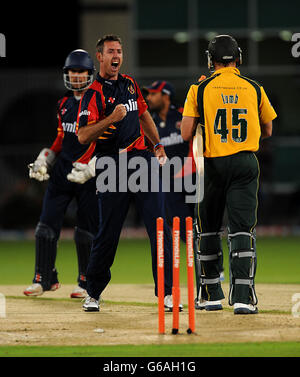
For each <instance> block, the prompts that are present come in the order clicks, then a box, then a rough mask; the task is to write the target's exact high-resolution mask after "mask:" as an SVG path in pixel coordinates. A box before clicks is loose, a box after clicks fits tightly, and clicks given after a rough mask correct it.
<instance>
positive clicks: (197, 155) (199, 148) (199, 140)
mask: <svg viewBox="0 0 300 377" xmlns="http://www.w3.org/2000/svg"><path fill="white" fill-rule="evenodd" d="M193 155H194V160H195V164H196V168H197V172H198V174H199V177H200V179H201V178H202V177H203V176H204V157H203V135H202V127H201V125H200V124H198V125H197V128H196V133H195V136H194V139H193Z"/></svg>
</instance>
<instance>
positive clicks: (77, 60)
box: [63, 49, 95, 91]
mask: <svg viewBox="0 0 300 377" xmlns="http://www.w3.org/2000/svg"><path fill="white" fill-rule="evenodd" d="M72 68H74V69H83V70H87V71H88V77H87V81H86V82H83V83H82V87H80V88H79V89H78V88H74V87H73V86H72V84H71V82H70V79H69V74H68V73H69V69H72ZM94 71H95V66H94V62H93V60H92V59H91V57H90V55H89V54H88V53H87V51H85V50H81V49H78V50H74V51H72V52H70V54H69V55H68V56H67V58H66V61H65V65H64V67H63V77H64V84H65V87H66V88H67V89H69V90H73V91H74V90H75V91H82V90H85V89H87V88H88V87H89V86H90V85H91V83H92V82H93V74H94Z"/></svg>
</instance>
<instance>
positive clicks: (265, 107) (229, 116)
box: [183, 67, 277, 157]
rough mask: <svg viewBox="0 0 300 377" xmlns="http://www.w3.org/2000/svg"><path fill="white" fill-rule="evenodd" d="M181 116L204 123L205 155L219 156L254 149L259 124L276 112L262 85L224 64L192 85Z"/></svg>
mask: <svg viewBox="0 0 300 377" xmlns="http://www.w3.org/2000/svg"><path fill="white" fill-rule="evenodd" d="M183 116H190V117H195V118H199V123H200V124H201V125H202V126H204V131H205V151H204V156H205V157H221V156H228V155H231V154H235V153H238V152H241V151H253V152H256V151H257V150H258V148H259V140H260V136H261V129H260V124H266V123H268V122H270V121H271V120H273V119H274V118H276V116H277V114H276V112H275V110H274V109H273V107H272V105H271V104H270V101H269V99H268V97H267V95H266V93H265V91H264V88H263V87H262V86H260V85H259V84H258V83H257V82H256V81H253V80H251V79H249V78H247V77H244V76H241V74H240V71H239V70H238V69H237V68H234V67H224V68H221V69H218V70H217V71H216V72H215V73H214V74H213V75H212V76H210V77H209V78H207V79H205V80H203V81H201V82H199V83H197V84H194V85H191V87H190V89H189V92H188V94H187V98H186V101H185V105H184V110H183Z"/></svg>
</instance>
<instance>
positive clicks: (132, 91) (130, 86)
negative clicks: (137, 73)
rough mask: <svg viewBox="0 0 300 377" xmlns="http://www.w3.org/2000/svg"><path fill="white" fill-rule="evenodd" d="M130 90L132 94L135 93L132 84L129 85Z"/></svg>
mask: <svg viewBox="0 0 300 377" xmlns="http://www.w3.org/2000/svg"><path fill="white" fill-rule="evenodd" d="M128 91H129V93H130V94H134V93H135V90H134V87H133V86H132V85H131V84H130V85H129V86H128Z"/></svg>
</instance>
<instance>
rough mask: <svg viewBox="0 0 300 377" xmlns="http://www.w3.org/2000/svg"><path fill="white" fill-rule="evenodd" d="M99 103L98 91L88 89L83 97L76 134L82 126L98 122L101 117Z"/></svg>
mask: <svg viewBox="0 0 300 377" xmlns="http://www.w3.org/2000/svg"><path fill="white" fill-rule="evenodd" d="M98 106H99V104H97V102H96V92H95V91H87V92H86V93H85V94H84V95H83V97H82V98H81V101H80V104H79V109H78V114H77V123H76V134H77V132H78V129H79V128H80V127H84V126H87V125H89V124H93V123H97V122H98V121H99V119H100V116H99V110H100V109H99V108H98Z"/></svg>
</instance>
